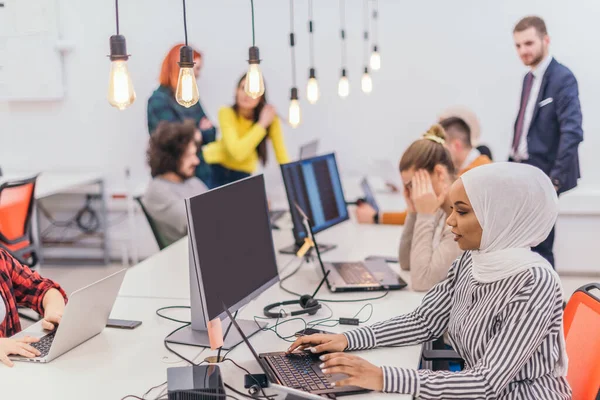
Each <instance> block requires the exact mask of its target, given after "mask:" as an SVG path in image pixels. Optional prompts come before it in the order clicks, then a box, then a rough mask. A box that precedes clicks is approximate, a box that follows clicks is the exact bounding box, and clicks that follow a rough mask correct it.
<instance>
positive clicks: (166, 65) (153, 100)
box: [148, 44, 216, 188]
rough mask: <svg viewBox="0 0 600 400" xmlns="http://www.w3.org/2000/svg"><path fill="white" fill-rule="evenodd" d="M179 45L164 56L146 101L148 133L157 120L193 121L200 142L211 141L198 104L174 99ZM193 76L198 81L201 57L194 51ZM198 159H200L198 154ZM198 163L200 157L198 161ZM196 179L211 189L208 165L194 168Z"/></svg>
mask: <svg viewBox="0 0 600 400" xmlns="http://www.w3.org/2000/svg"><path fill="white" fill-rule="evenodd" d="M182 46H183V44H178V45H176V46H174V47H173V48H172V49H171V50H170V51H169V53H168V54H167V56H166V57H165V59H164V61H163V64H162V68H161V70H160V78H159V81H160V86H159V87H158V89H156V90H155V91H154V93H152V96H150V99H149V100H148V131H149V133H150V134H152V132H154V130H155V129H156V126H157V125H158V123H159V122H160V121H169V122H183V121H184V120H186V119H193V120H194V122H195V125H196V126H197V127H198V129H199V130H200V132H201V134H202V143H203V144H207V143H211V142H214V141H215V138H216V130H215V127H214V126H213V124H212V123H211V122H210V120H209V119H208V117H207V116H206V113H205V112H204V110H203V109H202V105H201V104H200V102H198V103H196V104H194V105H193V106H191V107H190V108H186V107H184V106H182V105H180V104H179V103H177V100H175V92H176V89H177V78H178V77H179V65H178V64H177V62H178V61H179V51H180V49H181V47H182ZM194 62H195V64H194V75H196V78H198V75H199V74H200V70H201V69H202V64H203V61H202V54H201V53H200V52H199V51H197V50H194ZM198 156H201V154H200V152H199V154H198ZM201 160H202V158H201ZM196 176H197V177H198V178H200V179H201V180H202V181H203V182H204V184H205V185H206V186H208V187H209V188H212V187H213V185H212V170H211V167H210V165H209V164H207V163H204V162H201V163H200V165H198V167H197V168H196Z"/></svg>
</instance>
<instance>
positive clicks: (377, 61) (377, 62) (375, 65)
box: [370, 46, 381, 71]
mask: <svg viewBox="0 0 600 400" xmlns="http://www.w3.org/2000/svg"><path fill="white" fill-rule="evenodd" d="M370 66H371V70H372V71H379V69H380V68H381V55H380V54H379V50H378V49H377V46H373V52H372V53H371V60H370Z"/></svg>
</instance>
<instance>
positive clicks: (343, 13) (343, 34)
mask: <svg viewBox="0 0 600 400" xmlns="http://www.w3.org/2000/svg"><path fill="white" fill-rule="evenodd" d="M340 25H341V31H340V33H341V38H342V68H346V29H345V28H346V7H345V1H344V0H340Z"/></svg>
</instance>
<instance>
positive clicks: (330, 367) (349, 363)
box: [319, 353, 383, 391]
mask: <svg viewBox="0 0 600 400" xmlns="http://www.w3.org/2000/svg"><path fill="white" fill-rule="evenodd" d="M321 360H322V361H323V364H321V365H320V366H319V367H320V368H321V371H323V373H324V374H325V375H333V374H344V375H348V377H347V378H346V379H342V380H340V381H337V382H335V386H338V387H342V386H358V387H362V388H365V389H370V390H377V391H382V390H383V370H382V369H381V368H379V367H378V366H376V365H373V364H371V363H370V362H368V361H366V360H363V359H362V358H360V357H357V356H353V355H351V354H347V353H333V354H324V355H322V356H321Z"/></svg>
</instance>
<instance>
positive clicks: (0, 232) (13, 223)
mask: <svg viewBox="0 0 600 400" xmlns="http://www.w3.org/2000/svg"><path fill="white" fill-rule="evenodd" d="M36 180H37V175H36V176H34V177H32V178H28V179H23V180H19V181H7V182H3V183H2V184H0V248H3V249H5V250H6V251H8V252H9V253H10V254H11V255H12V256H13V257H14V258H16V259H17V260H18V261H19V262H20V263H21V264H23V265H27V266H28V267H34V266H35V265H36V264H37V263H38V255H37V253H36V249H35V246H34V244H33V236H32V232H31V231H32V230H31V214H32V213H33V204H34V192H35V183H36Z"/></svg>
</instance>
